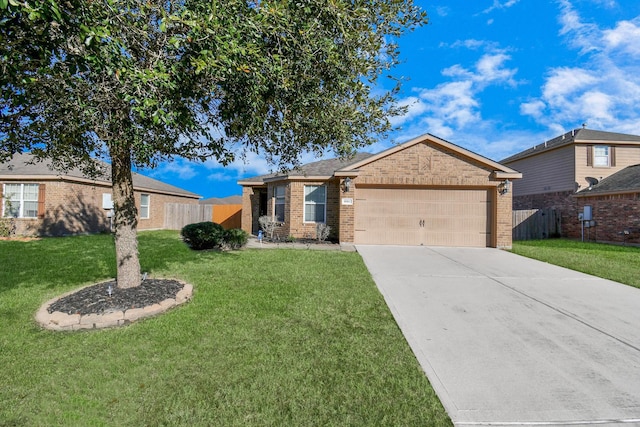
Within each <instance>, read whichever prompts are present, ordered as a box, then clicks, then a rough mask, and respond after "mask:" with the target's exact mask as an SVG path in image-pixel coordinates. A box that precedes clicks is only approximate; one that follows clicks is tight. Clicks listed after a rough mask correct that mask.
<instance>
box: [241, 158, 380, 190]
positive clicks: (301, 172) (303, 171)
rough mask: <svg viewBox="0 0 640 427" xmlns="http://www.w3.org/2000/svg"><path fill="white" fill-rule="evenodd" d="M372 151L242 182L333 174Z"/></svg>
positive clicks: (242, 180)
mask: <svg viewBox="0 0 640 427" xmlns="http://www.w3.org/2000/svg"><path fill="white" fill-rule="evenodd" d="M371 156H373V154H371V153H356V154H355V155H354V156H353V157H351V158H349V159H341V158H339V157H338V158H333V159H327V160H319V161H317V162H312V163H307V164H304V165H301V166H300V167H298V168H295V169H292V170H290V171H288V172H286V173H282V172H276V173H270V174H266V175H260V176H254V177H250V178H245V179H241V180H240V182H241V183H263V182H264V181H265V180H270V179H275V178H277V177H282V178H283V179H284V178H287V177H295V176H332V175H333V173H334V172H335V171H337V170H340V169H344V168H345V167H347V166H349V165H351V164H354V163H358V162H360V161H361V160H364V159H366V158H367V157H371Z"/></svg>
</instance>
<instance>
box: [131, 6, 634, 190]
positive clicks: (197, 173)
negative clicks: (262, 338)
mask: <svg viewBox="0 0 640 427" xmlns="http://www.w3.org/2000/svg"><path fill="white" fill-rule="evenodd" d="M417 3H418V4H420V5H421V6H422V7H423V8H424V9H425V10H426V11H427V13H428V15H429V19H430V23H429V24H428V25H426V26H424V27H421V28H419V29H418V30H416V31H414V32H412V33H410V34H408V35H406V36H404V37H403V38H402V39H400V40H399V44H400V50H401V55H402V60H403V63H402V64H401V65H400V66H399V67H397V68H396V69H395V70H394V71H393V74H394V75H395V76H398V77H400V76H401V77H404V78H406V79H407V81H406V82H405V83H404V85H403V90H402V92H401V93H400V95H399V99H400V101H401V102H402V103H404V104H405V105H407V106H408V112H407V114H406V115H405V116H403V117H396V118H393V120H392V122H393V123H394V124H395V125H397V126H399V127H400V129H399V130H398V131H396V132H394V133H393V134H392V135H391V138H389V139H386V140H381V141H380V142H378V143H376V144H374V145H372V146H370V147H368V148H367V149H366V150H365V151H369V152H379V151H382V150H383V149H386V148H389V147H391V146H392V145H393V144H396V143H402V142H404V141H407V140H409V139H411V138H413V137H416V136H418V135H422V134H424V133H431V134H434V135H436V136H438V137H441V138H444V139H446V140H448V141H451V142H453V143H455V144H457V145H460V146H462V147H464V148H467V149H469V150H472V151H474V152H476V153H479V154H482V155H484V156H486V157H489V158H490V159H493V160H498V161H499V160H501V159H503V158H505V157H507V156H509V155H511V154H514V153H517V152H519V151H521V150H524V149H526V148H529V147H531V146H533V145H536V144H539V143H541V142H543V141H545V140H548V139H551V138H553V137H555V136H558V135H560V134H561V133H563V132H566V131H569V130H571V129H575V128H579V127H581V126H582V124H583V123H585V124H586V126H587V127H588V128H590V129H597V130H605V131H611V132H621V133H631V134H640V2H638V1H637V0H474V1H469V0H436V1H426V0H425V1H420V0H417ZM325 157H326V158H328V157H333V156H332V155H331V154H330V153H328V155H327V156H325ZM302 159H303V161H304V162H309V161H314V160H316V159H315V158H314V157H312V156H309V155H302ZM270 171H271V168H270V166H269V165H268V164H267V163H266V162H265V161H264V159H263V158H261V157H260V156H258V155H251V154H250V155H248V157H247V158H246V159H238V160H237V161H236V162H234V163H233V164H231V165H229V166H227V167H226V168H225V167H222V166H221V165H219V164H218V163H217V162H215V161H213V160H210V161H208V162H205V163H204V164H203V163H192V162H186V161H184V160H176V161H174V162H171V163H165V164H162V165H160V166H159V167H158V168H157V169H155V170H143V171H141V172H142V173H144V174H146V175H149V176H152V177H154V178H156V179H160V180H163V181H165V182H167V183H170V184H173V185H176V186H178V187H181V188H184V189H186V190H190V191H193V192H195V193H197V194H200V195H201V196H203V197H205V198H208V197H226V196H229V195H234V194H240V193H241V188H240V187H239V186H238V185H237V181H238V180H239V179H242V178H245V177H250V176H255V175H260V174H264V173H268V172H270Z"/></svg>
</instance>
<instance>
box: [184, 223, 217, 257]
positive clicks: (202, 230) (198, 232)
mask: <svg viewBox="0 0 640 427" xmlns="http://www.w3.org/2000/svg"><path fill="white" fill-rule="evenodd" d="M180 234H181V235H182V239H183V240H184V242H185V243H186V244H187V245H189V246H190V247H191V249H195V250H202V249H213V248H215V247H219V246H222V243H223V238H224V228H222V226H221V225H220V224H216V223H215V222H211V221H205V222H197V223H195V224H187V225H185V226H184V227H182V231H181V232H180Z"/></svg>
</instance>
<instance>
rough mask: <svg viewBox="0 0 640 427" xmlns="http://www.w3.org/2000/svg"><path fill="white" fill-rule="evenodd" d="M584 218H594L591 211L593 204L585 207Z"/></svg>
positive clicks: (589, 219)
mask: <svg viewBox="0 0 640 427" xmlns="http://www.w3.org/2000/svg"><path fill="white" fill-rule="evenodd" d="M582 220H583V221H591V220H593V215H592V213H591V206H589V205H587V206H585V207H584V210H583V212H582Z"/></svg>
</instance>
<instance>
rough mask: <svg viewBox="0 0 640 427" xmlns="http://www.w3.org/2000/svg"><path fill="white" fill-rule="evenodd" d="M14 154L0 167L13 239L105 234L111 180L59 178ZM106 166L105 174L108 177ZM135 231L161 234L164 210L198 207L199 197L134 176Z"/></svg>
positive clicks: (0, 195) (0, 209)
mask: <svg viewBox="0 0 640 427" xmlns="http://www.w3.org/2000/svg"><path fill="white" fill-rule="evenodd" d="M32 160H33V158H32V156H31V155H30V154H16V155H14V157H13V159H12V160H10V161H8V162H6V163H3V164H0V200H1V201H2V205H1V206H0V213H1V215H2V217H14V218H16V234H18V235H42V236H59V235H68V234H79V233H97V232H103V231H108V230H109V229H110V225H111V219H110V212H111V210H110V209H109V207H110V206H111V179H110V177H109V176H108V172H105V177H104V178H97V179H89V178H86V177H85V176H83V175H82V173H81V172H80V171H78V170H72V171H70V172H67V173H64V174H62V173H60V172H57V171H54V170H52V169H50V168H49V167H48V165H47V163H46V162H38V163H33V164H30V162H31V161H32ZM108 169H109V168H108V165H106V164H105V170H106V171H108ZM133 186H134V190H135V198H136V207H137V209H138V214H139V218H138V229H139V230H150V229H162V228H165V204H167V203H180V204H194V205H197V204H198V200H199V198H200V196H199V195H197V194H194V193H191V192H189V191H186V190H183V189H181V188H178V187H174V186H172V185H169V184H165V183H163V182H161V181H158V180H155V179H153V178H149V177H147V176H144V175H140V174H138V173H135V172H134V173H133Z"/></svg>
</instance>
